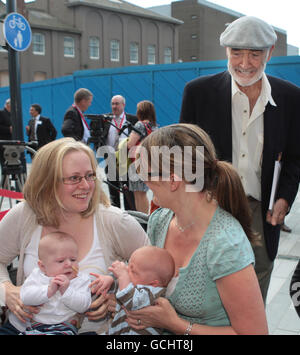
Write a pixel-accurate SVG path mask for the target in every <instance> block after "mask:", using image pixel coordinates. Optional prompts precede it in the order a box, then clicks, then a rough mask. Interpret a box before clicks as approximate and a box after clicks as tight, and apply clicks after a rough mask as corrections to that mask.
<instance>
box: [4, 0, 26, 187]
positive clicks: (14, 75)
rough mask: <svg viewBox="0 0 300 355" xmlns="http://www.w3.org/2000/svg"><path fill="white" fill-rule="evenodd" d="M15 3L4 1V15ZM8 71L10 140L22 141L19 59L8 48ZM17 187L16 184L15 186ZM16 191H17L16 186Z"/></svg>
mask: <svg viewBox="0 0 300 355" xmlns="http://www.w3.org/2000/svg"><path fill="white" fill-rule="evenodd" d="M16 8H17V7H16V1H15V0H6V13H7V14H10V13H11V12H16ZM8 69H9V91H10V107H11V108H10V116H11V123H12V139H14V140H20V141H24V135H23V118H22V100H21V80H20V57H19V52H17V51H15V50H14V49H13V48H11V47H10V46H8ZM20 160H21V166H22V173H23V174H25V176H26V173H27V166H26V158H25V153H24V152H23V153H21V157H20ZM16 185H17V184H16ZM16 191H19V189H18V186H16Z"/></svg>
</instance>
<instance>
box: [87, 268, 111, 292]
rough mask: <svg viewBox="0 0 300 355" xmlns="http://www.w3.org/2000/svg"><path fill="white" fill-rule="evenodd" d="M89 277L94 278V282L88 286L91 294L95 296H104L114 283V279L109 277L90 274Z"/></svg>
mask: <svg viewBox="0 0 300 355" xmlns="http://www.w3.org/2000/svg"><path fill="white" fill-rule="evenodd" d="M90 275H92V276H95V277H96V280H94V281H93V282H92V283H91V284H90V286H89V287H90V288H91V292H92V293H96V295H97V296H99V295H100V294H103V295H104V296H105V295H106V294H107V292H108V290H109V289H110V287H111V285H112V283H113V282H114V279H113V278H112V277H111V276H109V275H99V274H94V273H92V272H91V273H90Z"/></svg>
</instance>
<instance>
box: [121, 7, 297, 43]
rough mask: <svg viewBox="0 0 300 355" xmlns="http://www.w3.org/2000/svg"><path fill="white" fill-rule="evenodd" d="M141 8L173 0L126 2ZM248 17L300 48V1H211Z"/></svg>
mask: <svg viewBox="0 0 300 355" xmlns="http://www.w3.org/2000/svg"><path fill="white" fill-rule="evenodd" d="M126 1H127V2H130V3H132V4H135V5H138V6H141V7H150V6H158V5H166V4H171V2H172V1H171V0H170V1H169V0H126ZM209 2H211V3H214V4H217V5H221V6H224V7H226V8H228V9H231V10H234V11H237V12H240V13H242V14H244V15H248V16H256V17H259V18H261V19H262V20H264V21H266V22H268V23H270V24H271V25H272V26H275V27H278V28H280V29H282V30H285V31H286V33H287V43H288V44H291V45H293V46H296V47H298V48H300V1H299V0H210V1H209Z"/></svg>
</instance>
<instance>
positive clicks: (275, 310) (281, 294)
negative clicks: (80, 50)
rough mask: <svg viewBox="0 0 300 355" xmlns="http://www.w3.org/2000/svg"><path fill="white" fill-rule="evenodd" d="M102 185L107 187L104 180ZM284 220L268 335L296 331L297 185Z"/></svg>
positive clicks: (299, 321)
mask: <svg viewBox="0 0 300 355" xmlns="http://www.w3.org/2000/svg"><path fill="white" fill-rule="evenodd" d="M29 169H30V167H29ZM29 169H28V171H29ZM104 189H105V190H106V191H107V185H106V184H104ZM150 197H151V193H149V198H150ZM5 207H6V208H9V205H8V201H7V199H4V204H3V206H2V208H1V210H4V209H5ZM286 224H287V225H288V226H289V227H290V228H292V233H285V232H281V237H280V244H279V251H278V256H277V258H276V260H275V265H274V270H273V273H272V278H271V283H270V288H269V292H268V297H267V303H266V313H267V319H268V325H269V332H270V334H272V335H300V318H299V317H298V315H297V313H296V311H295V309H294V306H293V303H292V300H291V298H290V295H289V285H290V280H291V277H292V274H293V272H294V270H295V267H296V265H297V263H298V260H299V259H300V189H299V192H298V195H297V198H296V200H295V203H294V205H293V207H292V209H291V212H290V214H289V215H288V216H287V218H286Z"/></svg>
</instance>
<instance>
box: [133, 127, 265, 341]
mask: <svg viewBox="0 0 300 355" xmlns="http://www.w3.org/2000/svg"><path fill="white" fill-rule="evenodd" d="M162 147H163V148H164V149H161V148H162ZM155 150H157V151H155ZM157 152H158V154H157ZM137 158H138V159H137V160H136V164H137V171H138V172H139V173H140V175H141V177H142V178H143V179H144V180H145V182H146V184H147V185H148V186H149V188H150V189H151V190H152V192H153V195H154V202H155V203H156V204H157V205H158V206H160V207H161V208H159V209H157V210H156V211H155V212H153V213H152V214H151V216H150V219H149V222H148V235H149V238H150V241H151V243H152V244H153V245H155V246H158V247H161V248H165V249H167V250H168V251H169V252H170V254H171V255H172V256H173V258H174V260H175V275H174V278H173V279H172V281H171V282H170V283H169V285H168V290H167V298H159V299H158V300H157V301H156V304H155V305H154V306H150V307H146V308H144V309H141V310H138V311H131V312H128V323H129V324H130V326H132V327H136V328H137V329H143V327H148V326H153V327H159V328H164V329H165V331H166V332H168V333H173V334H186V335H187V334H195V335H196V334H199V335H202V334H203V335H204V334H267V333H268V327H267V321H266V315H265V310H264V303H263V300H262V295H261V292H260V288H259V284H258V280H257V277H256V274H255V271H254V267H253V264H254V255H253V251H252V247H251V244H255V243H257V242H258V241H257V238H256V236H255V235H254V234H253V233H252V230H251V228H250V224H251V216H250V211H249V207H248V202H247V198H246V196H245V193H244V190H243V186H242V184H241V181H240V178H239V175H238V174H237V172H236V171H235V169H234V168H233V167H232V165H231V164H229V163H227V162H225V161H218V159H217V156H216V152H215V149H214V146H213V144H212V141H211V140H210V138H209V136H208V135H207V134H206V133H205V132H204V131H203V130H202V129H201V128H199V127H198V126H196V125H190V124H175V125H171V126H167V127H162V128H160V129H159V130H157V131H156V132H153V133H152V134H151V135H150V136H148V137H147V138H145V140H144V141H143V142H142V144H141V149H140V151H139V153H138V156H137ZM167 163H168V164H167Z"/></svg>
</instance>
